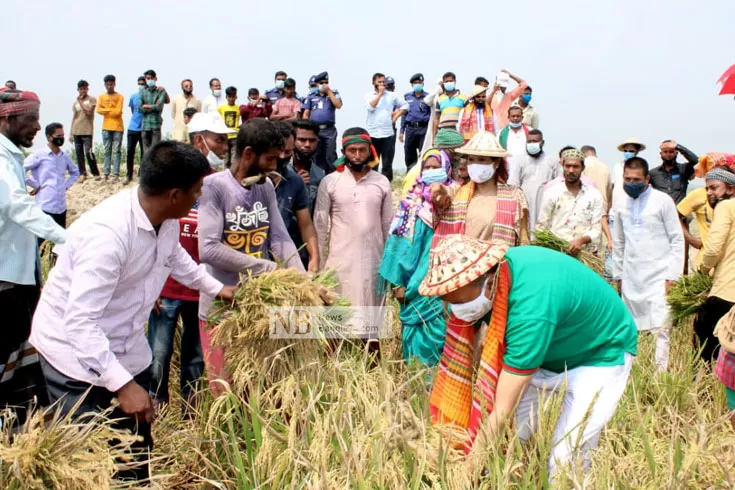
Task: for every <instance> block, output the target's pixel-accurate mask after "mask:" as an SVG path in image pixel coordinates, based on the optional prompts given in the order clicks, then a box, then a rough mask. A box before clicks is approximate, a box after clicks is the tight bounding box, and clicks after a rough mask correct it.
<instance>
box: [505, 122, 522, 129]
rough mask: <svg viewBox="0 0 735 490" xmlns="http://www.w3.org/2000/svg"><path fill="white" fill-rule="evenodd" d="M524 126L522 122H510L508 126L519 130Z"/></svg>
mask: <svg viewBox="0 0 735 490" xmlns="http://www.w3.org/2000/svg"><path fill="white" fill-rule="evenodd" d="M522 125H523V123H522V122H519V123H514V122H509V123H508V126H510V127H511V128H513V129H518V128H520V127H521V126H522Z"/></svg>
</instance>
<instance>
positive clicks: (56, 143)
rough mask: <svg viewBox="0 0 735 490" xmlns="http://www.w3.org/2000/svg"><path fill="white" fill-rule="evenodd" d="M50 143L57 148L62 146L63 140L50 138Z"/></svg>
mask: <svg viewBox="0 0 735 490" xmlns="http://www.w3.org/2000/svg"><path fill="white" fill-rule="evenodd" d="M51 143H53V144H55V145H56V146H59V147H61V146H64V138H51Z"/></svg>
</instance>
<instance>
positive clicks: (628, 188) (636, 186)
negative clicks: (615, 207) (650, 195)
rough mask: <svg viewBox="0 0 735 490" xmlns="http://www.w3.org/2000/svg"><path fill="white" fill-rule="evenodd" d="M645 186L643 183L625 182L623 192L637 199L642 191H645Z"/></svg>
mask: <svg viewBox="0 0 735 490" xmlns="http://www.w3.org/2000/svg"><path fill="white" fill-rule="evenodd" d="M647 185H648V184H646V183H645V182H625V183H623V190H624V191H625V193H626V194H628V195H629V196H630V197H632V198H633V199H638V197H639V196H640V195H641V194H643V191H644V190H646V186H647Z"/></svg>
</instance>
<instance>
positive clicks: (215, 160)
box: [202, 136, 225, 169]
mask: <svg viewBox="0 0 735 490" xmlns="http://www.w3.org/2000/svg"><path fill="white" fill-rule="evenodd" d="M202 141H203V142H204V146H205V147H206V148H207V151H208V152H209V153H207V161H208V162H209V166H210V167H212V168H213V169H218V168H219V167H220V166H222V164H224V163H225V161H224V160H223V159H221V158H220V157H218V156H217V155H216V154H215V153H214V152H213V151H212V150H210V149H209V145H208V144H207V140H206V139H204V137H203V136H202Z"/></svg>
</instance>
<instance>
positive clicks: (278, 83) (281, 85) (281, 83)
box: [276, 80, 286, 90]
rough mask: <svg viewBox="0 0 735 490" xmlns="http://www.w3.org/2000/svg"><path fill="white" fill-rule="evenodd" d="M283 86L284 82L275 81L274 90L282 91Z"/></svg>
mask: <svg viewBox="0 0 735 490" xmlns="http://www.w3.org/2000/svg"><path fill="white" fill-rule="evenodd" d="M285 86H286V81H285V80H276V88H277V89H279V90H280V89H282V88H283V87H285Z"/></svg>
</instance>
